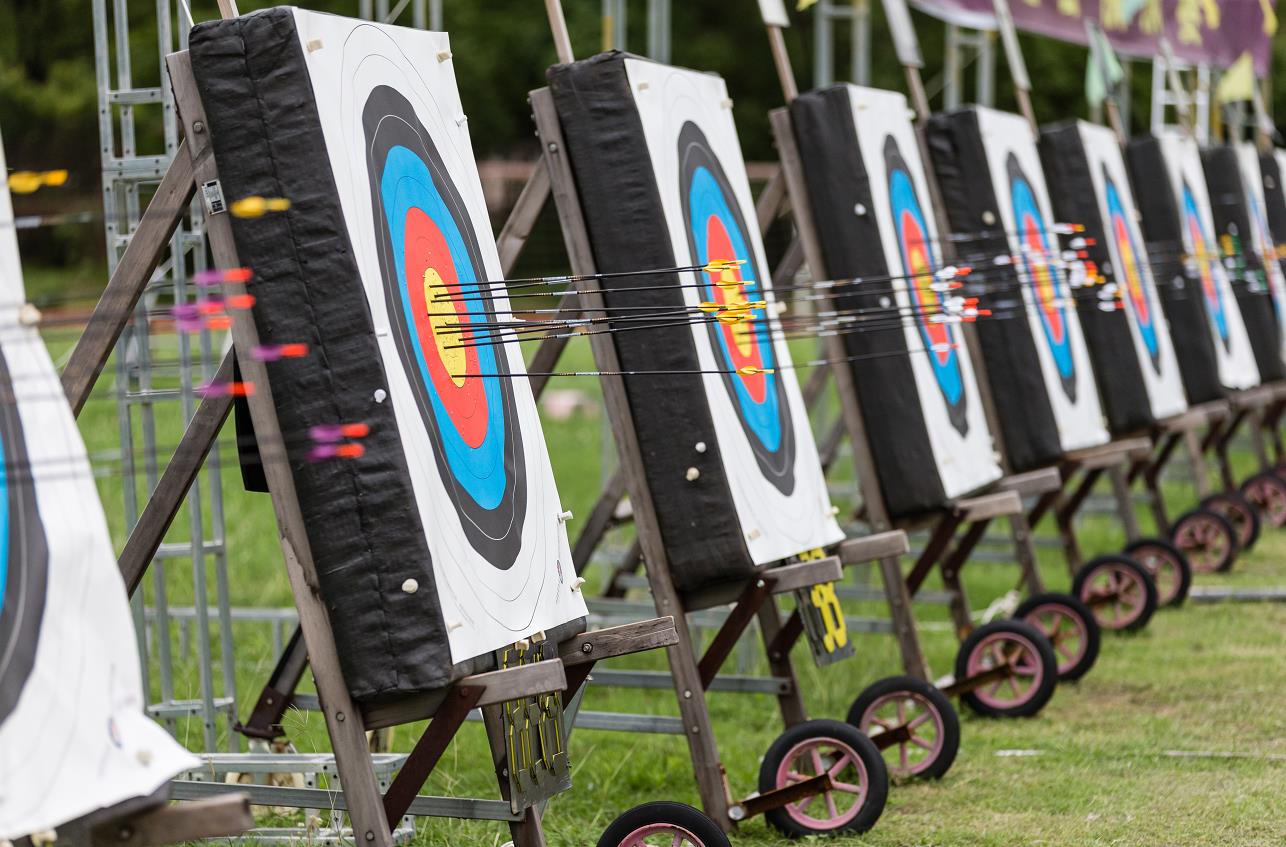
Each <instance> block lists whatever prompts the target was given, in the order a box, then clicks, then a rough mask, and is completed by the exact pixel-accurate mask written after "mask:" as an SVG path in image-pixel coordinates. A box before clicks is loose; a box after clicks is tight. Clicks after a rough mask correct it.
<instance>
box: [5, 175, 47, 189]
mask: <svg viewBox="0 0 1286 847" xmlns="http://www.w3.org/2000/svg"><path fill="white" fill-rule="evenodd" d="M41 182H42V180H41V179H40V174H38V173H36V172H35V171H14V172H13V173H11V174H9V190H10V191H12V192H13V193H14V194H31V193H32V192H34V191H35V190H36V189H38V188H40V185H41Z"/></svg>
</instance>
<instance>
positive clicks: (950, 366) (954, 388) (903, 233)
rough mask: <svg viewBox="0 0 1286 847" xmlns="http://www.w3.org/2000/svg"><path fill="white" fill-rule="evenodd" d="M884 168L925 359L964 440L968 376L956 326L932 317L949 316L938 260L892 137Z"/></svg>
mask: <svg viewBox="0 0 1286 847" xmlns="http://www.w3.org/2000/svg"><path fill="white" fill-rule="evenodd" d="M884 166H885V171H886V173H887V174H888V179H889V207H890V211H891V212H892V216H893V226H894V229H895V230H896V233H897V244H898V253H899V255H900V256H901V259H902V274H903V275H904V277H905V282H906V290H907V291H908V292H910V295H911V302H912V307H913V308H914V309H915V318H916V326H917V327H918V328H919V331H920V339H921V342H922V343H923V345H924V355H925V357H926V358H927V359H928V361H929V364H930V366H931V367H932V369H933V378H934V380H935V381H936V382H937V385H938V390H939V392H941V394H942V399H943V400H944V401H945V402H946V405H947V415H948V417H949V419H950V420H951V425H952V426H954V427H955V428H956V431H957V432H959V433H960V434H961V435H964V434H965V433H966V432H967V431H968V429H969V420H968V410H967V408H966V404H965V386H964V375H963V373H962V371H961V367H960V352H959V351H960V346H959V339H958V336H957V331H956V328H955V327H954V326H953V325H952V324H949V323H945V322H936V321H934V320H933V316H935V315H943V314H944V313H945V310H944V308H943V303H942V299H941V298H940V297H939V295H938V292H937V291H935V290H934V289H933V286H934V283H936V282H937V281H938V280H937V276H936V274H937V271H938V269H939V266H938V260H937V256H936V255H935V253H934V247H933V243H932V240H931V238H930V236H929V232H930V230H929V225H928V221H927V220H926V219H925V215H924V209H923V207H922V206H921V205H920V198H919V197H918V196H917V195H916V191H915V183H914V182H913V181H912V179H911V174H910V171H909V170H908V169H907V165H906V162H905V161H904V160H903V158H902V154H901V152H900V151H899V150H898V145H897V141H896V140H895V139H894V138H893V137H892V136H890V137H889V138H888V139H887V140H886V141H885V144H884Z"/></svg>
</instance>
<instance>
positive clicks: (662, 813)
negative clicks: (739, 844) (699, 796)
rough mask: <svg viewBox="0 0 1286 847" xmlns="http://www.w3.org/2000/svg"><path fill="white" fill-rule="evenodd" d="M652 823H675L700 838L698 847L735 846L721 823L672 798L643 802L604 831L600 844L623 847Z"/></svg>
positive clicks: (602, 846) (602, 845) (600, 846)
mask: <svg viewBox="0 0 1286 847" xmlns="http://www.w3.org/2000/svg"><path fill="white" fill-rule="evenodd" d="M652 824H671V825H673V826H678V827H681V828H683V829H684V830H687V832H688V833H690V834H691V835H693V836H694V837H695V838H696V839H697V843H696V844H695V845H694V847H732V845H731V844H730V843H729V841H728V836H727V835H725V834H724V832H723V830H721V829H719V825H718V824H716V823H715V822H714V821H712V820H710V818H708V817H707V816H706V815H704V814H702V813H701V812H699V811H698V810H696V809H694V808H692V807H691V806H688V805H685V804H683V803H675V802H673V801H671V800H654V801H652V802H650V803H642V804H640V805H638V806H635V807H634V808H633V809H630V810H629V811H627V812H625V813H624V814H623V815H621V816H620V817H618V818H617V819H616V820H614V821H612V822H611V823H610V824H608V827H607V829H605V830H603V834H602V835H601V836H600V837H599V839H598V847H623V845H624V844H625V843H626V841H625V839H626V838H628V837H629V836H630V835H632V834H633V833H635V832H637V831H638V830H640V829H642V828H643V827H645V826H651V825H652ZM685 840H687V839H685Z"/></svg>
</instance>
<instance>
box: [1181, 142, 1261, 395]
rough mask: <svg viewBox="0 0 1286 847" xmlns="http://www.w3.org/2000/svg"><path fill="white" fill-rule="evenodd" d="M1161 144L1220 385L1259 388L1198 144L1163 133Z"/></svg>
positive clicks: (1257, 374)
mask: <svg viewBox="0 0 1286 847" xmlns="http://www.w3.org/2000/svg"><path fill="white" fill-rule="evenodd" d="M1160 140H1161V149H1162V152H1163V153H1164V154H1165V161H1166V168H1167V170H1169V173H1170V183H1171V186H1170V187H1171V189H1172V190H1173V191H1174V196H1175V201H1176V205H1177V206H1178V208H1179V222H1180V229H1181V230H1182V234H1183V245H1182V250H1183V252H1184V254H1185V255H1186V264H1187V265H1188V268H1189V271H1190V273H1192V275H1193V277H1194V278H1196V279H1197V280H1199V281H1200V291H1201V298H1202V300H1203V302H1204V303H1205V307H1206V313H1207V315H1208V316H1209V319H1210V333H1211V338H1212V340H1213V341H1214V347H1215V355H1216V357H1217V358H1218V362H1219V380H1220V382H1222V383H1223V385H1224V387H1225V388H1230V389H1241V388H1250V387H1251V386H1254V385H1258V384H1259V368H1258V367H1257V366H1256V365H1255V356H1254V353H1253V351H1252V350H1251V347H1250V337H1249V335H1247V333H1246V325H1245V323H1243V321H1242V318H1241V310H1240V309H1239V308H1238V307H1237V302H1236V300H1235V299H1234V297H1233V292H1232V284H1231V282H1230V281H1229V279H1228V272H1227V270H1226V269H1225V268H1224V266H1223V263H1222V262H1221V261H1220V258H1219V245H1218V244H1217V243H1216V242H1215V239H1214V231H1215V229H1214V221H1213V219H1212V217H1211V212H1210V198H1209V195H1208V193H1207V190H1206V177H1205V173H1204V172H1203V171H1202V167H1201V155H1200V153H1199V152H1198V150H1197V144H1196V142H1195V141H1193V140H1192V139H1190V138H1186V137H1183V136H1180V135H1177V134H1174V133H1165V134H1163V135H1162V136H1161V137H1160Z"/></svg>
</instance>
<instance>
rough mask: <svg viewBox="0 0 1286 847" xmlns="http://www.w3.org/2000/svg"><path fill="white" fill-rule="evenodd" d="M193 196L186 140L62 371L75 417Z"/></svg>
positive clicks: (175, 156) (190, 162)
mask: <svg viewBox="0 0 1286 847" xmlns="http://www.w3.org/2000/svg"><path fill="white" fill-rule="evenodd" d="M195 193H196V184H195V183H194V182H193V181H192V157H191V156H190V155H189V153H188V148H187V141H186V140H184V141H183V142H182V143H180V144H179V147H178V149H177V150H175V151H174V159H173V160H172V161H171V162H170V167H169V170H167V171H166V172H165V176H164V177H162V179H161V184H160V186H159V187H158V188H157V189H156V193H155V194H154V195H152V201H151V202H150V203H149V204H148V206H147V211H146V212H144V213H143V218H142V220H141V221H139V225H138V229H136V230H134V234H133V235H132V236H131V237H130V243H129V246H127V247H126V248H125V253H124V255H122V256H121V260H120V262H119V263H118V264H117V265H116V271H115V272H114V273H113V274H112V278H111V279H110V280H109V281H108V283H107V288H106V289H105V290H104V291H103V296H102V297H100V298H99V300H98V303H97V304H96V305H95V306H94V313H93V314H92V315H91V316H90V318H89V323H88V324H86V325H85V332H84V333H83V334H81V336H80V339H79V340H78V341H77V342H76V347H75V349H73V350H72V351H71V358H69V359H68V360H67V367H66V368H64V369H63V373H62V384H63V393H65V394H66V395H67V402H68V403H70V404H71V413H72V414H73V415H76V416H79V415H80V410H81V409H83V408H84V407H85V401H87V400H88V399H89V392H90V390H91V389H93V387H94V382H95V381H96V380H97V379H98V375H99V374H100V373H102V371H103V365H105V364H106V363H107V359H108V357H109V356H111V355H112V348H113V347H115V346H116V342H117V340H118V339H119V338H120V337H121V332H122V331H124V329H125V326H126V324H128V323H129V321H130V316H131V315H133V313H134V307H135V306H136V305H138V299H139V297H141V296H142V295H143V289H145V288H146V287H147V283H148V280H150V279H151V278H152V273H153V272H154V271H155V270H156V267H157V265H159V264H160V263H161V255H162V254H163V253H164V251H165V245H167V244H169V242H170V238H171V237H172V236H173V235H174V230H175V229H177V228H178V225H179V221H181V220H183V215H184V214H185V213H186V210H187V205H188V202H189V201H191V199H192V195H193V194H195Z"/></svg>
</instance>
